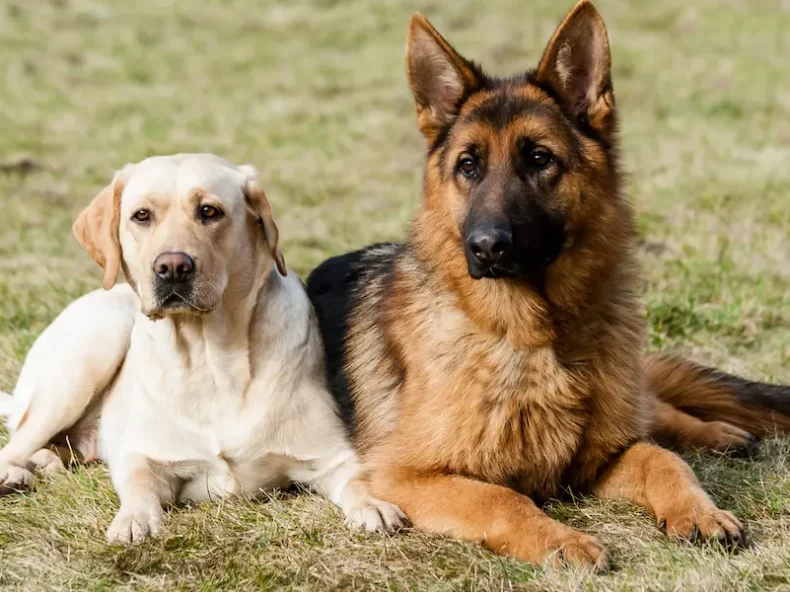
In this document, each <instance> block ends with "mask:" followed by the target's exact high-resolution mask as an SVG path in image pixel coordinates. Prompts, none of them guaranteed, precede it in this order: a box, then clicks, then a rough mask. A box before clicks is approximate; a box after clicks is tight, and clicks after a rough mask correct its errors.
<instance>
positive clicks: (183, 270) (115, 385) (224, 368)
mask: <svg viewBox="0 0 790 592" xmlns="http://www.w3.org/2000/svg"><path fill="white" fill-rule="evenodd" d="M74 232H75V234H76V236H77V238H78V240H79V241H80V243H81V244H82V245H83V246H84V247H85V249H86V250H87V251H88V253H90V255H91V256H92V257H93V258H94V259H95V260H96V261H97V262H98V263H99V264H100V265H101V266H102V267H103V268H104V288H105V289H106V290H108V291H96V292H92V293H90V294H88V295H86V296H84V297H82V298H80V299H78V300H77V301H75V302H74V303H72V304H71V305H70V306H69V307H67V308H66V309H65V310H64V311H63V312H62V313H61V315H60V316H59V317H58V318H57V319H55V321H54V322H53V323H52V325H50V326H49V327H48V328H47V329H46V330H45V331H44V332H43V333H42V335H41V336H40V337H39V339H38V340H37V341H36V343H35V344H34V345H33V347H32V349H31V350H30V353H29V355H28V358H27V360H26V362H25V365H24V367H23V368H22V372H21V375H20V377H19V381H18V383H17V385H16V388H15V391H14V395H13V398H12V397H11V396H10V395H5V396H4V401H3V405H5V407H6V409H5V411H6V413H7V414H8V415H9V422H8V426H9V428H10V430H11V431H12V433H13V435H12V437H11V441H10V442H9V443H8V445H7V446H6V447H5V448H3V449H2V451H0V480H1V481H0V482H2V489H3V490H4V492H6V493H7V492H9V491H13V490H18V489H23V488H26V487H30V486H31V485H32V484H33V482H34V480H35V477H34V471H45V472H47V471H53V470H58V469H61V468H62V467H63V459H64V457H72V456H73V455H76V456H77V457H78V458H82V459H85V460H91V459H100V460H103V461H106V462H107V463H108V465H109V470H110V475H111V478H112V482H113V485H114V486H115V488H116V490H117V491H118V495H119V497H120V500H121V507H120V510H119V512H118V514H117V515H116V517H115V519H114V520H113V522H112V524H111V525H110V527H109V529H108V531H107V539H108V541H110V542H113V543H114V542H118V543H129V542H136V541H139V540H141V539H142V538H144V537H145V536H147V535H155V534H157V533H158V532H159V531H160V530H161V528H162V521H163V510H162V507H163V505H166V504H169V503H172V502H176V501H180V500H193V501H198V500H206V499H210V498H212V497H214V496H225V495H236V494H238V495H253V494H255V493H256V492H258V491H259V490H260V489H267V488H273V487H282V486H285V485H287V484H289V483H291V482H300V483H304V484H306V485H308V486H310V487H311V488H313V489H315V490H317V491H319V492H320V493H322V494H324V495H326V496H327V497H328V498H329V499H330V500H331V501H333V502H334V503H336V504H338V505H339V506H340V508H341V509H342V510H343V512H344V513H345V515H346V519H347V521H348V522H349V523H350V524H352V525H354V526H357V527H363V528H366V529H368V530H387V529H393V528H396V527H398V526H399V525H400V524H401V523H402V521H403V519H404V516H403V514H402V513H401V512H400V510H399V509H398V508H397V507H395V506H393V505H391V504H387V503H384V502H382V501H379V500H377V499H374V498H373V497H371V496H370V495H369V493H368V490H367V487H366V485H365V484H364V483H363V482H362V481H361V480H358V478H357V476H358V466H357V459H356V456H355V454H354V452H353V450H352V448H351V445H350V443H349V440H348V438H347V435H346V433H345V431H344V427H343V425H342V423H341V421H340V419H339V417H338V415H337V413H336V410H335V405H334V402H333V399H332V397H331V396H330V394H329V392H328V390H327V387H326V385H325V378H324V369H323V361H322V360H323V352H322V344H321V340H320V333H319V331H318V326H317V324H316V319H315V315H314V313H313V309H312V306H311V304H310V301H309V300H308V298H307V294H306V293H305V291H304V288H303V286H302V284H301V282H300V281H299V279H298V278H297V277H296V276H295V274H293V273H289V272H288V271H287V269H286V267H285V263H284V261H283V257H282V254H281V253H280V250H279V249H278V246H277V238H278V236H277V227H276V226H275V224H274V220H273V218H272V212H271V208H270V206H269V202H268V201H267V199H266V196H265V195H264V192H263V190H262V189H261V187H260V185H259V184H258V180H257V175H256V172H255V170H254V169H253V168H252V167H250V166H234V165H232V164H230V163H229V162H227V161H225V160H222V159H221V158H219V157H216V156H213V155H208V154H179V155H175V156H162V157H154V158H149V159H147V160H144V161H142V162H140V163H138V164H132V165H127V166H126V167H125V168H124V169H123V170H121V171H120V172H119V173H117V174H116V175H115V178H114V179H113V181H112V183H110V185H108V186H107V187H106V188H105V189H104V190H103V191H102V192H101V193H100V194H99V195H98V196H97V197H96V198H95V199H94V200H93V201H92V202H91V204H90V205H89V206H88V207H87V209H86V210H85V211H83V212H82V214H81V215H80V216H79V218H78V220H77V222H76V223H75V225H74ZM120 269H123V271H124V274H125V275H126V278H127V279H128V282H129V283H128V284H122V285H118V286H116V287H113V286H114V285H115V283H116V279H117V277H118V274H119V270H120Z"/></svg>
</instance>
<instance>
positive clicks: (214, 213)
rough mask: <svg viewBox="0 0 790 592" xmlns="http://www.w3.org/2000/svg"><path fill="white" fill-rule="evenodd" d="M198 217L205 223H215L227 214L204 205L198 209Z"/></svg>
mask: <svg viewBox="0 0 790 592" xmlns="http://www.w3.org/2000/svg"><path fill="white" fill-rule="evenodd" d="M198 215H199V216H200V220H201V221H202V222H204V223H206V222H213V221H215V220H219V219H220V218H222V217H223V216H224V215H225V214H224V213H223V212H222V210H220V209H219V208H217V207H214V206H209V205H203V206H200V208H199V209H198Z"/></svg>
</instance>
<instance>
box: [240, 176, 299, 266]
mask: <svg viewBox="0 0 790 592" xmlns="http://www.w3.org/2000/svg"><path fill="white" fill-rule="evenodd" d="M238 168H239V170H240V171H242V172H243V173H244V174H245V175H246V177H247V179H246V181H245V183H244V188H243V190H244V197H245V199H246V200H247V207H248V208H249V209H250V210H251V211H252V213H253V214H254V215H255V216H257V217H258V220H259V221H260V225H261V228H262V229H263V234H264V238H265V239H266V244H267V245H268V246H269V253H271V256H272V258H273V259H274V263H275V265H277V271H279V272H280V275H282V276H286V275H288V269H287V268H286V267H285V259H284V258H283V254H282V251H280V246H279V241H280V232H279V230H277V224H275V223H274V216H273V215H272V206H271V204H270V203H269V200H268V198H267V197H266V193H265V192H264V191H263V187H261V186H260V184H259V183H258V172H257V171H256V170H255V167H253V166H252V165H249V164H244V165H241V166H240V167H238Z"/></svg>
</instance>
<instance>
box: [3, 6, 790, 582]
mask: <svg viewBox="0 0 790 592" xmlns="http://www.w3.org/2000/svg"><path fill="white" fill-rule="evenodd" d="M571 5H572V2H571V1H570V0H568V1H567V2H565V1H563V2H560V1H557V0H529V1H526V0H522V1H515V0H455V1H453V2H440V1H438V0H425V1H422V2H412V1H403V2H398V1H394V0H376V1H375V2H372V1H363V0H349V1H339V0H313V1H308V0H290V1H287V2H286V1H265V2H263V1H254V0H209V1H204V2H187V1H176V0H135V1H133V2H122V1H120V0H118V1H114V2H113V1H98V0H38V1H36V2H30V1H25V0H0V76H1V77H2V78H0V205H1V206H2V214H3V215H2V226H0V388H1V389H4V390H10V389H11V388H12V386H13V383H14V380H15V379H16V376H17V374H18V372H19V369H20V367H21V362H22V360H23V357H24V354H25V352H26V351H27V349H28V348H29V347H30V345H31V343H32V341H33V340H34V339H35V337H36V336H37V335H38V334H39V333H40V331H41V330H42V329H43V328H44V327H45V326H46V324H47V323H48V322H49V321H50V320H51V319H52V318H53V317H54V316H55V315H56V314H57V313H58V312H59V311H60V310H61V309H62V308H63V306H65V305H66V304H67V303H68V302H69V301H71V300H73V299H74V298H75V297H76V296H78V295H79V294H82V293H84V292H86V291H88V290H91V289H95V288H97V287H99V285H100V282H99V270H98V268H97V267H96V266H95V264H94V263H93V262H92V261H91V260H90V259H89V258H88V256H87V255H86V254H85V253H83V252H82V251H81V249H80V248H79V246H78V245H77V243H76V241H75V240H74V239H73V238H72V236H71V231H70V226H71V223H72V221H73V219H74V217H75V215H76V213H77V212H78V211H79V210H80V209H81V208H82V207H83V206H85V205H86V204H87V203H88V201H89V200H90V199H91V198H92V197H93V196H94V195H95V194H96V193H97V192H98V191H99V189H100V188H101V187H103V186H104V185H105V184H106V183H107V182H109V180H110V179H111V177H112V174H113V172H114V171H115V170H116V169H118V168H120V167H121V166H122V165H123V164H125V163H126V162H129V161H138V160H140V159H142V158H144V157H146V156H149V155H153V154H166V153H174V152H191V151H199V152H214V153H217V154H219V155H222V156H224V157H226V158H228V159H229V160H231V161H233V162H235V163H237V164H242V163H251V164H254V165H255V166H257V167H258V169H259V171H260V173H261V178H262V181H263V184H264V187H265V188H266V190H267V193H268V194H269V196H270V199H271V200H272V202H273V206H274V213H275V217H276V219H277V221H278V224H279V226H280V230H281V237H282V241H283V243H282V244H283V250H284V253H285V258H286V260H287V262H288V264H289V265H290V266H291V267H293V268H294V269H295V270H297V271H298V272H299V273H300V274H302V276H303V277H305V276H306V274H307V273H308V272H309V270H311V269H312V268H313V267H314V266H315V265H317V264H318V263H319V262H320V261H322V260H323V259H324V258H326V257H327V256H329V255H333V254H337V253H340V252H343V251H346V250H349V249H352V248H355V247H359V246H362V245H364V244H366V243H370V242H372V241H379V240H397V239H401V238H403V237H404V236H405V232H406V229H407V227H408V224H409V221H410V219H411V216H412V214H413V212H414V209H415V207H416V205H417V204H418V201H419V192H420V183H421V174H422V157H423V149H424V144H423V140H422V138H421V137H420V135H419V133H418V131H417V128H416V125H415V118H414V112H413V111H414V109H413V103H412V99H411V97H410V94H409V91H408V87H407V84H406V80H405V75H404V60H403V57H404V43H405V37H406V28H407V23H408V19H409V16H410V14H411V12H412V11H414V10H420V11H422V12H423V13H424V14H425V15H426V16H428V18H429V19H431V20H432V22H433V23H434V25H436V27H437V28H438V29H439V30H440V31H441V32H442V33H443V34H444V36H445V37H446V38H447V39H448V40H449V41H450V42H451V43H452V44H453V45H454V46H455V47H456V48H457V49H458V50H459V51H460V52H461V53H462V54H464V55H465V56H466V57H468V58H471V59H473V60H475V61H478V62H480V63H482V64H483V66H484V67H485V68H486V69H487V70H488V71H490V72H492V73H494V74H513V73H516V72H519V71H522V70H526V69H528V68H531V67H534V66H535V65H536V64H537V60H538V58H539V57H540V54H541V51H542V49H543V47H544V44H545V43H546V42H547V41H548V39H549V37H550V36H551V34H552V32H553V30H554V28H555V27H556V26H557V24H558V23H559V22H560V20H561V18H562V16H563V15H564V13H565V12H566V11H567V10H568V9H570V7H571ZM596 5H597V7H598V8H599V10H600V11H601V13H602V14H603V16H604V19H605V20H606V23H607V25H608V28H609V34H610V38H611V44H612V50H613V63H614V87H615V92H616V97H617V102H618V105H619V109H620V114H621V122H622V144H623V150H622V155H623V161H624V164H625V168H626V170H627V171H628V172H629V189H630V193H631V196H632V198H633V201H634V203H635V206H636V208H637V210H638V212H639V224H640V229H641V231H642V234H643V244H642V248H641V256H642V258H643V261H644V264H645V276H646V280H647V281H646V287H645V290H646V303H647V307H648V312H649V324H650V333H649V343H648V344H647V345H648V347H650V348H653V349H655V348H663V347H670V348H675V349H682V350H683V351H685V352H686V353H688V354H689V355H691V356H693V357H694V358H695V359H698V360H700V361H703V362H711V363H715V364H717V365H719V366H720V367H723V368H725V369H727V370H731V371H735V372H738V373H742V374H746V375H748V376H752V377H755V378H761V379H774V380H779V381H785V382H789V381H790V367H789V366H790V364H788V362H789V361H790V331H788V328H790V238H788V229H790V74H789V73H788V67H790V1H788V0H749V2H744V1H742V0H696V1H688V0H665V1H662V2H644V1H642V0H599V1H598V2H596ZM783 450H785V452H784V454H786V453H787V450H786V449H783ZM783 466H784V465H783ZM749 470H753V471H757V470H758V469H757V468H754V467H752V469H749ZM782 470H785V472H784V473H776V474H774V477H775V479H778V481H776V482H775V484H776V487H779V491H784V492H786V494H787V495H786V496H785V499H788V498H790V485H788V482H789V481H788V476H787V472H786V466H785V468H784V469H782ZM89 474H90V473H89ZM755 474H756V473H754V474H752V476H754V475H755ZM777 475H778V476H777ZM97 478H98V477H97ZM86 487H87V489H86V491H88V492H90V491H91V489H90V486H86ZM97 487H98V486H97ZM783 488H784V489H783ZM85 495H88V493H86V494H85ZM108 495H110V496H111V495H112V494H111V493H108ZM780 497H781V496H780ZM760 499H761V501H760V500H757V499H755V500H752V501H754V503H755V504H756V505H755V507H757V506H759V505H760V504H763V505H765V504H768V505H770V503H769V502H766V501H765V499H762V498H760ZM771 499H773V498H771ZM777 499H779V498H777ZM53 503H54V502H53ZM744 503H746V502H744ZM97 507H102V508H103V507H104V506H101V504H99V506H97ZM53 511H54V510H53ZM97 511H98V510H97ZM101 511H102V512H104V510H101ZM777 511H778V512H779V515H784V516H785V517H786V516H787V514H782V513H783V512H787V507H786V505H784V506H780V507H779V509H778V510H777ZM0 514H2V511H0ZM102 515H103V514H102ZM23 518H24V516H23ZM20 519H22V518H20ZM291 519H293V518H291ZM768 519H769V521H770V520H772V518H770V517H769V518H768ZM4 520H6V518H4V517H1V516H0V560H2V557H3V555H2V554H3V550H2V549H3V545H4V544H5V543H4V542H3V540H5V539H3V536H6V539H8V540H13V539H14V536H12V535H11V534H7V535H3V534H2V532H3V528H4ZM8 528H10V527H8ZM8 532H11V531H8ZM97 532H98V531H97ZM86 536H88V535H86ZM9 537H10V538H9ZM42 544H43V543H42ZM777 549H778V547H776V548H773V551H771V553H770V554H773V555H774V556H778V557H780V558H781V557H784V559H780V561H787V556H790V552H788V555H786V556H782V555H781V552H779V551H778V550H777ZM785 551H786V549H785ZM700 557H703V556H700ZM3 577H4V576H0V581H2V578H3ZM437 577H438V576H437ZM503 577H504V576H503ZM508 577H509V576H508ZM646 578H647V579H646V580H645V581H648V582H649V581H653V580H652V576H649V577H648V576H646ZM58 581H60V580H58ZM113 581H115V580H113ZM119 581H120V580H119ZM415 581H416V580H415ZM437 581H439V580H437ZM503 581H508V582H510V580H507V578H505V580H503ZM736 581H738V579H737V578H736V577H734V576H733V582H736ZM53 582H54V580H53ZM785 582H786V583H788V584H789V585H790V583H789V582H787V580H785ZM116 583H117V582H116ZM407 583H408V582H407ZM511 583H512V582H511ZM459 585H460V584H459ZM52 586H55V584H54V583H53V584H52Z"/></svg>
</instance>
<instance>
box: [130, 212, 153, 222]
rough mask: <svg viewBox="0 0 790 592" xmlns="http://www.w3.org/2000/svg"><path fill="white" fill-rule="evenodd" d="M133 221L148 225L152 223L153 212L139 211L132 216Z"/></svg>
mask: <svg viewBox="0 0 790 592" xmlns="http://www.w3.org/2000/svg"><path fill="white" fill-rule="evenodd" d="M132 220H134V221H135V222H137V223H138V224H148V222H150V221H151V211H150V210H137V211H136V212H135V213H134V214H132Z"/></svg>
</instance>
